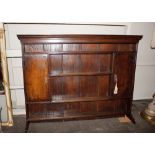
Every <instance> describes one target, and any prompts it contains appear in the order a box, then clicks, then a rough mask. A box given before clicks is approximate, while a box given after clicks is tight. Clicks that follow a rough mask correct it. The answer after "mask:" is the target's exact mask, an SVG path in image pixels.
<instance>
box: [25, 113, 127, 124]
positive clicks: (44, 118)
mask: <svg viewBox="0 0 155 155" xmlns="http://www.w3.org/2000/svg"><path fill="white" fill-rule="evenodd" d="M122 116H125V114H113V115H104V114H96V115H78V116H68V117H52V116H47V115H42V116H31V117H29V118H28V119H27V121H29V122H39V121H69V120H86V119H97V118H112V117H122Z"/></svg>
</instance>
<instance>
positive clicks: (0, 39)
mask: <svg viewBox="0 0 155 155" xmlns="http://www.w3.org/2000/svg"><path fill="white" fill-rule="evenodd" d="M4 32H5V31H4V26H2V27H0V51H1V52H0V54H1V65H2V74H3V83H4V91H5V96H6V106H7V116H8V121H7V122H2V125H3V126H13V117H12V103H11V95H10V89H9V76H8V64H7V58H6V48H5V33H4Z"/></svg>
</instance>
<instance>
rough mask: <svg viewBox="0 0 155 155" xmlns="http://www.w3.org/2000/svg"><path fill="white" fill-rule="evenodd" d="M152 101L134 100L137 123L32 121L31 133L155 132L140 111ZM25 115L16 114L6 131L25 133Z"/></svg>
mask: <svg viewBox="0 0 155 155" xmlns="http://www.w3.org/2000/svg"><path fill="white" fill-rule="evenodd" d="M149 102H150V101H148V100H143V101H133V108H132V113H133V116H134V118H135V121H136V124H132V123H130V122H125V123H121V122H119V120H118V118H107V119H96V120H82V121H67V122H44V123H31V124H30V127H29V132H30V133H154V132H155V125H151V124H150V123H148V122H146V121H145V120H143V119H142V118H141V117H140V115H139V113H140V111H142V110H143V109H144V108H145V107H146V106H147V104H148V103H149ZM24 128H25V116H14V126H13V127H2V131H3V132H4V133H23V132H24Z"/></svg>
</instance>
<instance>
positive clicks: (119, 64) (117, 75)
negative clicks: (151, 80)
mask: <svg viewBox="0 0 155 155" xmlns="http://www.w3.org/2000/svg"><path fill="white" fill-rule="evenodd" d="M135 56H136V53H117V54H116V56H115V63H114V76H113V94H114V95H115V96H118V97H132V94H133V87H134V73H135V65H136V64H135V58H136V57H135Z"/></svg>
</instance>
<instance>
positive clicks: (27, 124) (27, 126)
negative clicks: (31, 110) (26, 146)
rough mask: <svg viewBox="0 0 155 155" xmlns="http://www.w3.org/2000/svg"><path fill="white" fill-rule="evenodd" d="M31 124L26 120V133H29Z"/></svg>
mask: <svg viewBox="0 0 155 155" xmlns="http://www.w3.org/2000/svg"><path fill="white" fill-rule="evenodd" d="M29 125H30V122H29V121H26V126H25V133H27V132H28V129H29Z"/></svg>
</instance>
